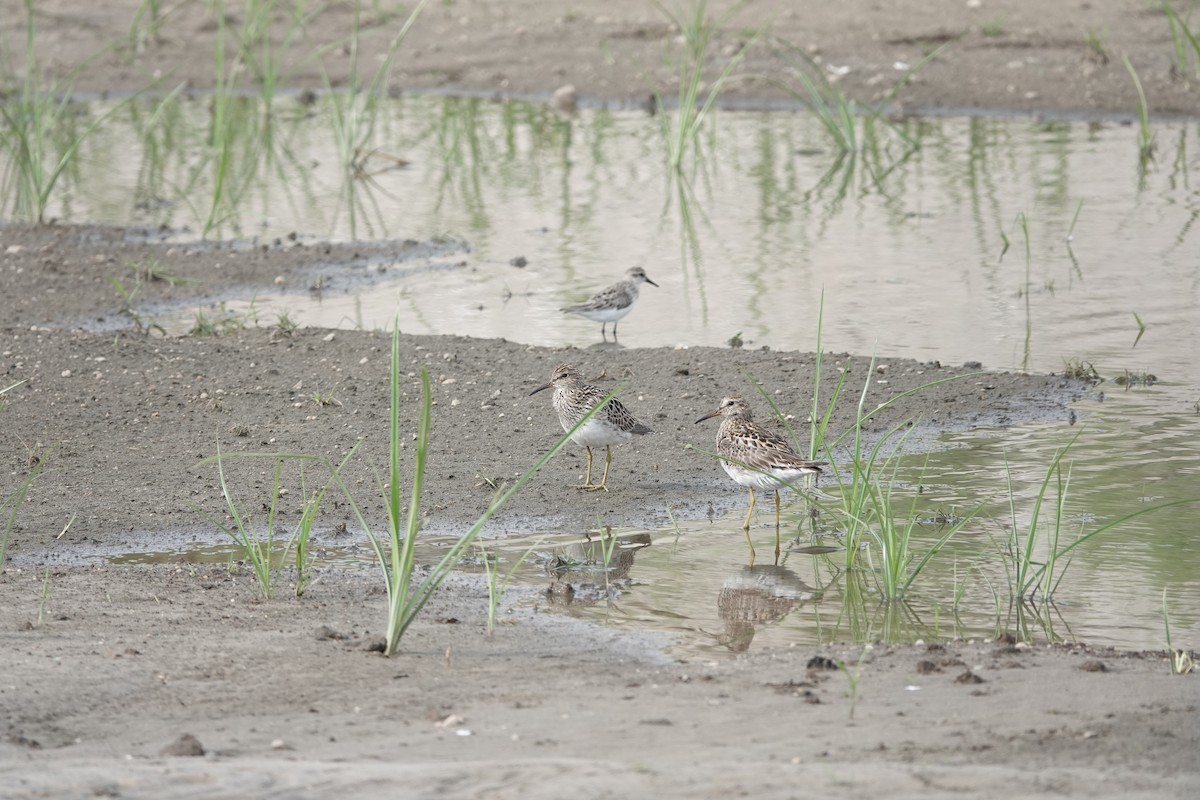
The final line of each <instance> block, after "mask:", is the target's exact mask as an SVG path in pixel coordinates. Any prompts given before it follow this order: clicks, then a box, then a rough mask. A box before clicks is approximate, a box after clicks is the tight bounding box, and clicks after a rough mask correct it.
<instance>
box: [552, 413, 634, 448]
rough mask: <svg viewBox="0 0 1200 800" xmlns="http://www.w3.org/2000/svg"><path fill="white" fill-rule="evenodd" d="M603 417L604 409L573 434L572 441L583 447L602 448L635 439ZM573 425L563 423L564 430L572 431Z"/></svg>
mask: <svg viewBox="0 0 1200 800" xmlns="http://www.w3.org/2000/svg"><path fill="white" fill-rule="evenodd" d="M603 415H604V409H601V410H600V411H599V413H598V414H596V415H595V416H593V417H592V418H591V419H589V420H588V421H587V422H585V423H583V424H582V425H580V426H579V429H578V430H577V431H575V433H573V434H571V441H573V442H574V443H575V444H577V445H581V446H583V447H601V446H603V445H608V444H621V443H622V442H627V441H629V440H630V439H632V438H633V434H632V433H630V432H629V431H623V430H621V429H620V428H618V427H616V426H615V425H613V424H611V423H610V422H608V420H606V419H603ZM573 424H574V423H571V422H563V430H564V431H567V430H570V429H571V425H573Z"/></svg>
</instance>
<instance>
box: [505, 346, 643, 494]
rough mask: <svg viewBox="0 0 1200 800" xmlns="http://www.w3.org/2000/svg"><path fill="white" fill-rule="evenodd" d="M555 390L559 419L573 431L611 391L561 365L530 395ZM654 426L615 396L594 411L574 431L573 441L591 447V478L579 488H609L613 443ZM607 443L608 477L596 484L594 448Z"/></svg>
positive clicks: (570, 367) (567, 365)
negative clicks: (544, 390) (639, 420)
mask: <svg viewBox="0 0 1200 800" xmlns="http://www.w3.org/2000/svg"><path fill="white" fill-rule="evenodd" d="M552 387H553V389H554V399H553V400H552V401H551V402H552V403H553V405H554V410H555V411H556V412H558V421H559V423H560V424H561V425H562V427H563V430H564V431H569V430H571V429H572V428H574V427H575V425H576V424H578V422H579V420H581V419H583V418H584V417H585V416H586V415H587V413H588V412H589V411H591V410H592V409H593V408H595V407H596V406H597V405H598V404H599V403H600V402H601V401H603V400H604V398H605V397H608V392H606V391H604V390H603V389H601V388H600V387H598V386H592V385H591V384H587V383H584V382H583V376H582V375H580V374H579V372H578V371H577V370H576V369H575V368H574V367H573V366H571V365H570V364H560V365H558V366H557V367H555V368H554V372H553V373H551V375H550V380H549V382H548V383H546V384H544V385H542V386H539V387H538V388H536V389H534V390H533V391H532V392H530V393H529V394H530V396H532V395H535V394H537V393H538V392H540V391H542V390H543V389H550V388H552ZM650 432H651V431H650V428H649V427H647V426H646V425H643V424H642V423H641V422H638V421H637V419H635V418H634V416H633V414H630V413H629V410H628V409H626V408H625V406H623V405H621V402H620V401H619V400H617V399H616V398H615V397H614V398H613V399H611V400H609V401H608V403H607V404H606V405H605V406H604V408H601V409H600V410H599V411H597V412H596V413H595V414H593V415H592V416H591V417H590V418H589V419H588V421H587V422H585V423H584V424H583V425H581V426H580V427H579V428H578V429H577V430H576V431H575V432H574V433H573V434H571V441H573V442H575V444H581V445H583V447H584V449H585V450H587V477H586V478H585V480H584V482H583V483H582V484H580V485H578V486H576V487H575V488H576V489H584V490H586V491H589V492H594V491H598V490H600V489H603V490H604V491H606V492H607V491H608V468H609V465H611V464H612V446H613V445H614V444H624V443H625V442H627V441H629V440H630V439H632V438H633V436H634V434H637V435H639V436H640V435H642V434H646V433H650ZM600 445H604V449H605V456H604V477H603V478H601V479H600V482H599V483H592V447H599V446H600Z"/></svg>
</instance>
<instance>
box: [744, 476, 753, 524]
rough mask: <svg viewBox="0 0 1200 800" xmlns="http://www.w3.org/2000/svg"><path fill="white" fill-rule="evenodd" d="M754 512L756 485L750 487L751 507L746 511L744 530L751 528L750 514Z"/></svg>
mask: <svg viewBox="0 0 1200 800" xmlns="http://www.w3.org/2000/svg"><path fill="white" fill-rule="evenodd" d="M753 513H754V487H753V486H751V487H750V509H749V510H748V511H747V512H746V519H745V520H743V521H742V530H746V531H748V530H750V515H751V514H753Z"/></svg>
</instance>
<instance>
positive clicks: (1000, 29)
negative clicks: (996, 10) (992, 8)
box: [979, 17, 1008, 38]
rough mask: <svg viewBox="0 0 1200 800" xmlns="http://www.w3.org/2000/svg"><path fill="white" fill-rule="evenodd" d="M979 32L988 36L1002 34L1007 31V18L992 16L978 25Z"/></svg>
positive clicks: (992, 36)
mask: <svg viewBox="0 0 1200 800" xmlns="http://www.w3.org/2000/svg"><path fill="white" fill-rule="evenodd" d="M979 32H980V33H981V34H983V35H984V36H987V37H988V38H994V37H996V36H1003V35H1004V34H1005V33H1007V32H1008V20H1006V19H1005V18H1004V17H992V18H991V19H989V20H985V21H984V23H983V24H982V25H980V26H979Z"/></svg>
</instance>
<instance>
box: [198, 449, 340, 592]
mask: <svg viewBox="0 0 1200 800" xmlns="http://www.w3.org/2000/svg"><path fill="white" fill-rule="evenodd" d="M361 443H362V440H361V439H360V440H359V441H358V442H356V443H355V445H354V447H352V448H350V452H349V453H347V454H346V456H345V457H344V458H343V459H342V461H341V463H340V464H338V465H337V466H333V465H332V464H330V463H329V462H328V461H326V460H325V459H323V458H318V457H316V456H309V455H304V454H296V453H225V452H223V451H222V450H221V441H220V439H218V440H217V454H216V456H214V457H213V458H212V459H210V460H213V461H216V463H217V477H218V480H219V483H220V486H221V496H222V498H223V499H224V501H225V507H226V509H227V511H228V512H229V517H230V519H231V520H232V525H226V524H224V523H222V522H220V521H216V520H214V523H215V524H216V525H217V527H219V528H220V529H221V530H222V531H224V533H225V534H226V535H227V536H229V538H230V539H232V540H233V542H234V544H236V545H237V547H238V551H239V552H240V554H241V556H242V560H243V561H245V562H246V563H248V564H249V565H250V568H251V570H252V572H253V573H254V578H255V581H256V582H257V583H258V588H259V591H260V592H261V593H262V596H263V598H264V599H267V600H269V599H271V598H272V597H273V596H274V593H275V584H274V571H275V569H276V567H277V565H279V564H282V563H283V561H284V560H286V558H287V555H288V553H289V552H291V553H293V554H294V563H295V568H296V584H295V592H296V596H297V597H299V596H301V595H303V594H304V592H305V591H306V590H307V588H308V586H309V584H310V583H311V575H312V573H311V568H312V565H311V559H310V557H309V550H308V542H309V539H310V537H311V535H312V528H313V524H314V523H315V521H316V516H317V511H318V509H319V508H320V504H321V501H322V499H323V498H324V496H325V493H326V492H327V491H328V489H329V487H330V486H332V485H333V484H334V480H335V478H336V477H337V476H339V475H340V472H341V470H342V469H343V468H344V467H345V465H346V464H347V462H349V460H350V459H351V457H353V455H354V453H355V452H356V451H357V450H358V447H359V445H360V444H361ZM235 458H236V459H251V460H269V461H271V462H273V463H274V473H273V474H274V480H273V483H272V488H271V499H270V504H269V505H268V506H267V519H266V523H265V525H256V524H255V523H254V520H253V519H252V517H251V516H250V515H249V514H247V513H245V512H244V511H242V510H241V509H240V508H239V507H238V503H237V501H236V500H235V498H234V496H233V492H232V490H231V489H230V486H229V481H228V479H227V478H226V472H225V463H226V461H229V460H231V459H235ZM314 461H319V462H321V463H324V464H325V465H326V467H327V468H328V469H329V472H330V474H331V477H330V479H329V480H328V481H326V483H325V485H324V486H322V487H321V488H320V489H317V490H314V491H313V492H312V493H311V494H310V493H309V492H308V486H307V483H306V481H305V475H304V467H303V465H304V464H305V463H307V462H314ZM288 462H298V463H299V464H300V478H299V479H300V486H301V493H302V495H301V496H302V497H303V498H304V499H303V501H302V505H301V509H300V519H299V520H298V521H297V523H296V527H295V530H294V531H293V532H292V535H291V537H290V538H289V540H288V541H287V543H286V544H285V546H284V547H283V548H282V549H281V550H279V552H276V549H277V548H276V542H277V541H278V540H279V538H280V537H279V536H278V535H277V534H278V528H277V523H278V516H279V510H280V509H279V507H280V503H281V502H282V500H283V498H284V497H285V496H286V495H287V490H286V489H284V487H283V480H282V479H283V468H284V464H285V463H288Z"/></svg>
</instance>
